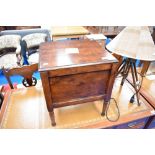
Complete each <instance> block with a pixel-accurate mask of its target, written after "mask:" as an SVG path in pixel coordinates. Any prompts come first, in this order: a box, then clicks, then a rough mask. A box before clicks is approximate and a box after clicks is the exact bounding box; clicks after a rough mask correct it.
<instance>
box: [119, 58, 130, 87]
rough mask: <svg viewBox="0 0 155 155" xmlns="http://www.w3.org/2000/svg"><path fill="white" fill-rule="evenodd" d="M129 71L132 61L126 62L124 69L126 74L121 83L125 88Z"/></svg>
mask: <svg viewBox="0 0 155 155" xmlns="http://www.w3.org/2000/svg"><path fill="white" fill-rule="evenodd" d="M129 70H130V61H129V60H128V61H127V62H126V65H125V68H124V72H123V78H122V81H121V86H123V84H124V81H125V79H126V78H127V76H128V74H129Z"/></svg>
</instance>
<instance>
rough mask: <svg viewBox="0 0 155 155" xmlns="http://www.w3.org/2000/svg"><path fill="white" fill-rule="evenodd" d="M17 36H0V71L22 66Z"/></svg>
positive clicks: (18, 37)
mask: <svg viewBox="0 0 155 155" xmlns="http://www.w3.org/2000/svg"><path fill="white" fill-rule="evenodd" d="M20 41H21V37H20V36H19V35H4V36H0V69H2V67H4V68H6V69H8V68H14V67H18V66H21V65H22V64H23V59H22V55H21V46H20Z"/></svg>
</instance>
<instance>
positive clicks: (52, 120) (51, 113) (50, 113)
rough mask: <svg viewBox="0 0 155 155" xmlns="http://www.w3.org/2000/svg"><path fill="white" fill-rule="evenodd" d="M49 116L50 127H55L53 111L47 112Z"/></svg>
mask: <svg viewBox="0 0 155 155" xmlns="http://www.w3.org/2000/svg"><path fill="white" fill-rule="evenodd" d="M49 115H50V118H51V122H52V126H56V122H55V116H54V111H52V112H49Z"/></svg>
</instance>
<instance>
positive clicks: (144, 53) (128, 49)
mask: <svg viewBox="0 0 155 155" xmlns="http://www.w3.org/2000/svg"><path fill="white" fill-rule="evenodd" d="M106 48H107V49H108V50H109V51H110V52H113V53H116V54H118V55H121V56H125V57H128V58H133V59H140V60H145V61H154V60H155V45H154V42H153V39H152V36H151V33H150V30H149V28H148V27H146V26H139V27H136V26H130V27H126V28H124V29H123V30H122V31H121V32H120V33H119V34H118V35H117V36H116V37H115V38H114V39H113V40H112V41H111V42H110V43H109V44H108V45H107V46H106Z"/></svg>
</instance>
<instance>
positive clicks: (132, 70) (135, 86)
mask: <svg viewBox="0 0 155 155" xmlns="http://www.w3.org/2000/svg"><path fill="white" fill-rule="evenodd" d="M134 63H135V62H132V61H131V62H130V64H131V74H132V79H133V85H134V89H135V91H136V98H137V103H138V106H139V105H140V103H139V96H138V90H137V84H136V80H135V79H136V74H137V71H136V70H134Z"/></svg>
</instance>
